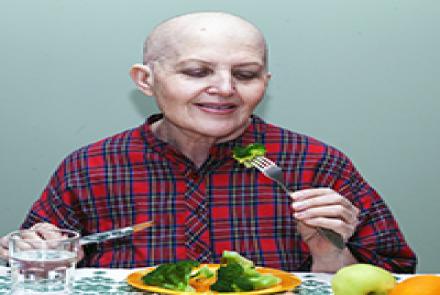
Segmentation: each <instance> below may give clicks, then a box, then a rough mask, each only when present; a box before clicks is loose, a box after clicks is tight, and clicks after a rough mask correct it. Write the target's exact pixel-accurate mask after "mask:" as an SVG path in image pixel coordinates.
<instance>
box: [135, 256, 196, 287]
mask: <svg viewBox="0 0 440 295" xmlns="http://www.w3.org/2000/svg"><path fill="white" fill-rule="evenodd" d="M199 265H200V263H199V262H197V261H193V260H184V261H179V262H176V263H165V264H162V265H160V266H158V267H157V268H156V269H154V270H153V271H151V272H149V273H148V274H146V275H144V276H143V277H142V281H143V282H144V283H145V284H147V285H152V286H158V287H162V288H166V289H171V290H177V291H185V292H190V291H194V289H193V288H192V287H191V286H190V285H189V279H190V277H191V272H192V269H193V268H194V267H197V266H199Z"/></svg>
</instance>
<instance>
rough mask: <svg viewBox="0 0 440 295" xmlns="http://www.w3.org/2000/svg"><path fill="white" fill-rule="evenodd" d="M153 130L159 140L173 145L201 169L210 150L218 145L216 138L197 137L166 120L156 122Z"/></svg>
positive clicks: (152, 127)
mask: <svg viewBox="0 0 440 295" xmlns="http://www.w3.org/2000/svg"><path fill="white" fill-rule="evenodd" d="M151 130H152V132H153V133H154V135H156V136H157V137H158V138H159V139H161V140H162V141H164V142H166V143H168V144H170V145H172V146H173V147H174V148H175V149H176V150H178V151H179V152H181V153H182V154H184V155H185V156H186V157H187V158H188V159H190V160H191V161H192V162H193V163H194V164H195V165H196V166H197V167H201V166H202V165H203V163H204V162H205V161H206V159H207V158H208V155H209V150H210V149H211V147H212V146H213V145H214V144H216V142H217V139H216V138H215V137H206V136H202V135H196V134H194V133H191V132H187V131H185V130H182V129H180V128H178V127H177V126H175V125H173V124H170V123H169V122H167V121H166V119H162V120H159V121H156V122H154V123H153V124H152V125H151Z"/></svg>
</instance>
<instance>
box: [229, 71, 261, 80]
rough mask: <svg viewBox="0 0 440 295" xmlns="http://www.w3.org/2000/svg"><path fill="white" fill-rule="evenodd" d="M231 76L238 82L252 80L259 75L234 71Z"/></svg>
mask: <svg viewBox="0 0 440 295" xmlns="http://www.w3.org/2000/svg"><path fill="white" fill-rule="evenodd" d="M232 75H233V76H234V77H235V78H236V79H238V80H252V79H255V78H257V77H258V76H259V73H258V72H253V71H234V72H232Z"/></svg>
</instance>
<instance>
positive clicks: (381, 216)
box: [333, 158, 417, 273]
mask: <svg viewBox="0 0 440 295" xmlns="http://www.w3.org/2000/svg"><path fill="white" fill-rule="evenodd" d="M340 167H341V175H340V176H341V177H340V179H339V180H338V181H336V182H335V183H334V186H333V189H334V190H335V191H338V192H339V193H340V194H342V195H343V196H345V197H346V198H348V199H349V200H350V201H351V202H352V203H353V204H354V205H355V206H357V207H358V208H359V209H360V210H361V212H360V216H359V221H360V222H359V225H358V227H357V230H356V231H355V233H354V234H353V236H352V237H351V238H350V239H349V241H348V243H347V247H348V248H349V249H350V250H351V252H352V254H353V255H354V256H355V257H356V258H357V260H358V261H359V262H364V263H371V264H375V265H378V266H380V267H383V268H385V269H387V270H389V271H392V272H394V273H414V272H415V269H416V264H417V259H416V256H415V253H414V252H413V251H412V250H411V248H410V247H409V245H408V244H407V242H406V241H405V238H404V236H403V234H402V232H401V230H400V229H399V226H398V224H397V222H396V220H395V218H394V216H393V214H392V213H391V210H390V209H389V208H388V206H387V205H386V204H385V202H384V201H383V199H382V198H381V197H380V196H379V195H378V193H377V192H376V191H375V190H374V189H373V188H372V187H371V186H370V185H369V184H368V183H367V182H366V181H365V180H364V178H363V177H362V176H361V175H360V174H359V172H358V171H357V170H356V169H355V167H354V166H353V164H352V163H351V161H350V160H348V159H347V158H345V160H344V164H343V165H341V166H340Z"/></svg>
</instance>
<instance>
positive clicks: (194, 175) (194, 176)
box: [188, 171, 198, 180]
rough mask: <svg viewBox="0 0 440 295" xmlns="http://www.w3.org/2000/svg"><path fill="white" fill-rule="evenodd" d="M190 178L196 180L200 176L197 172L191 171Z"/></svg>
mask: <svg viewBox="0 0 440 295" xmlns="http://www.w3.org/2000/svg"><path fill="white" fill-rule="evenodd" d="M188 177H189V178H191V179H193V180H194V179H197V177H198V175H197V173H196V172H194V171H191V172H189V173H188Z"/></svg>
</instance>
